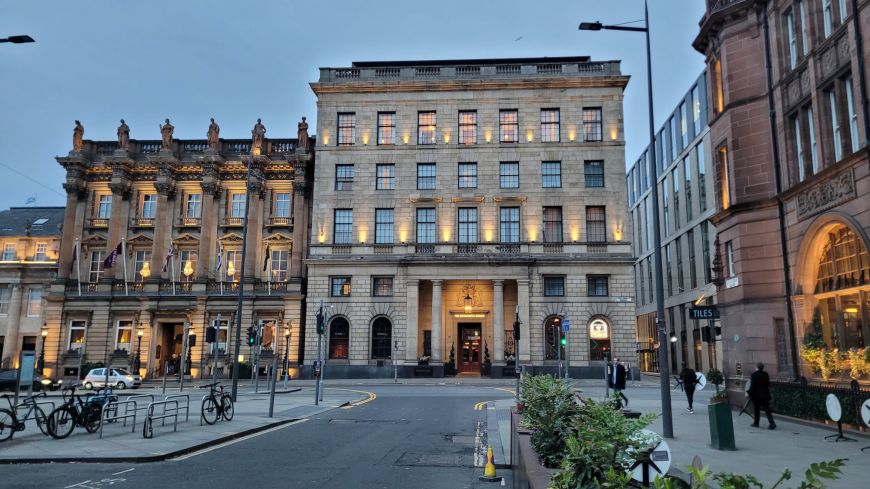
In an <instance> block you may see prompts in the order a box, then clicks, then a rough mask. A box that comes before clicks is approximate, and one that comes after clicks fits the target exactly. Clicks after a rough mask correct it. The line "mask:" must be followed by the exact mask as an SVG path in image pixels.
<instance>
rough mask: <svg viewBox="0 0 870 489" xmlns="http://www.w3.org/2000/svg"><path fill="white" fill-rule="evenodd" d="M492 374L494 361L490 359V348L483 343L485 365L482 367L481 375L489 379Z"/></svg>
mask: <svg viewBox="0 0 870 489" xmlns="http://www.w3.org/2000/svg"><path fill="white" fill-rule="evenodd" d="M491 374H492V360H490V358H489V347H488V346H487V345H486V341H484V342H483V363H482V364H481V365H480V375H481V376H484V377H489V376H490V375H491Z"/></svg>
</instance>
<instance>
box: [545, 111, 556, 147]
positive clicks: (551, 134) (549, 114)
mask: <svg viewBox="0 0 870 489" xmlns="http://www.w3.org/2000/svg"><path fill="white" fill-rule="evenodd" d="M541 142H543V143H558V142H559V109H541Z"/></svg>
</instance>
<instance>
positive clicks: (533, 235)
mask: <svg viewBox="0 0 870 489" xmlns="http://www.w3.org/2000/svg"><path fill="white" fill-rule="evenodd" d="M529 240H530V241H531V242H532V243H534V242H535V241H537V240H538V228H529Z"/></svg>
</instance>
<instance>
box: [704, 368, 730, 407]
mask: <svg viewBox="0 0 870 489" xmlns="http://www.w3.org/2000/svg"><path fill="white" fill-rule="evenodd" d="M707 382H710V383H711V384H713V385H715V386H716V393H715V394H713V398H712V399H711V402H714V403H715V402H727V401H728V393H727V392H725V391H722V390H720V389H719V386H720V385H722V384H723V383H725V376H724V375H722V372H721V371H719V369H716V368H711V369H710V370H709V371H708V372H707Z"/></svg>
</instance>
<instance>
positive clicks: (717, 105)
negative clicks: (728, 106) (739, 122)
mask: <svg viewBox="0 0 870 489" xmlns="http://www.w3.org/2000/svg"><path fill="white" fill-rule="evenodd" d="M713 109H714V110H715V112H716V113H717V114H721V113H722V111H723V110H725V88H724V86H723V85H722V61H721V60H718V59H717V60H716V61H714V62H713Z"/></svg>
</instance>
